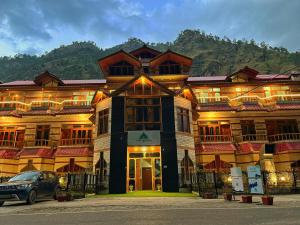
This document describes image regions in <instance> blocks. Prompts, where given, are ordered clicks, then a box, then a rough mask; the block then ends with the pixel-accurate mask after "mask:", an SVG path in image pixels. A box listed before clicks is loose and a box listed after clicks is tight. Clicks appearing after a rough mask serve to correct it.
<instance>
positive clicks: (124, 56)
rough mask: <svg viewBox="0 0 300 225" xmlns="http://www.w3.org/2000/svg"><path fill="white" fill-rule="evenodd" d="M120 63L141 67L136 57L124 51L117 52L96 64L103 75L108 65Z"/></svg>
mask: <svg viewBox="0 0 300 225" xmlns="http://www.w3.org/2000/svg"><path fill="white" fill-rule="evenodd" d="M120 61H126V62H128V63H130V64H132V65H133V66H138V67H140V66H141V62H140V61H139V60H138V59H137V58H136V57H134V56H133V55H131V54H129V53H127V52H125V51H124V50H120V51H117V52H115V53H113V54H111V55H108V56H105V57H103V58H101V59H99V60H98V64H99V66H100V69H101V70H102V71H103V72H104V73H105V71H107V69H108V67H109V65H112V64H115V63H117V62H120Z"/></svg>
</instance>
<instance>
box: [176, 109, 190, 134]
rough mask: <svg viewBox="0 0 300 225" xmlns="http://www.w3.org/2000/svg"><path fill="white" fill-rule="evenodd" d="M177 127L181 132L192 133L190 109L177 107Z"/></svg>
mask: <svg viewBox="0 0 300 225" xmlns="http://www.w3.org/2000/svg"><path fill="white" fill-rule="evenodd" d="M177 129H178V131H181V132H188V133H190V119H189V110H188V109H184V108H180V107H178V108H177Z"/></svg>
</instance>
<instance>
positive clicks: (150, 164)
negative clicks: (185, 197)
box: [127, 146, 162, 191]
mask: <svg viewBox="0 0 300 225" xmlns="http://www.w3.org/2000/svg"><path fill="white" fill-rule="evenodd" d="M127 159H128V160H127V191H141V190H153V191H155V190H161V189H162V188H161V186H162V185H161V184H162V181H161V178H162V175H161V154H160V147H158V146H155V147H148V146H147V147H128V148H127Z"/></svg>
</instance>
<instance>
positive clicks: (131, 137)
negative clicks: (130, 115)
mask: <svg viewBox="0 0 300 225" xmlns="http://www.w3.org/2000/svg"><path fill="white" fill-rule="evenodd" d="M127 142H128V145H130V146H144V145H147V146H153V145H160V131H156V130H141V131H128V139H127Z"/></svg>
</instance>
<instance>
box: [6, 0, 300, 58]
mask: <svg viewBox="0 0 300 225" xmlns="http://www.w3.org/2000/svg"><path fill="white" fill-rule="evenodd" d="M185 29H200V30H201V31H205V32H206V33H207V34H209V33H211V34H213V35H217V36H220V37H224V36H227V37H229V38H231V39H233V38H235V39H243V38H245V39H247V40H251V39H254V40H255V41H256V42H258V43H260V42H262V41H265V42H266V43H268V44H270V45H271V46H277V47H280V46H282V47H285V48H287V49H288V50H289V51H300V0H0V56H12V55H15V54H18V53H21V54H42V53H44V52H45V51H50V50H52V49H54V48H57V47H59V46H60V45H67V44H71V43H72V42H73V41H94V42H95V43H96V44H97V45H98V46H99V47H101V48H108V47H112V46H114V45H116V44H120V43H123V42H125V41H126V40H127V39H128V38H131V37H137V38H140V39H142V40H143V41H144V42H166V41H174V40H175V39H176V37H177V36H178V34H179V33H180V32H181V31H183V30H185Z"/></svg>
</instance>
